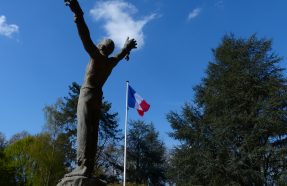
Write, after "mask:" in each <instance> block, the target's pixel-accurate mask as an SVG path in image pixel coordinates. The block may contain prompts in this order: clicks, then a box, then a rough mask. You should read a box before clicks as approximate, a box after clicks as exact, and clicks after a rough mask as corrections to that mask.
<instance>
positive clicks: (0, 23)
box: [0, 15, 19, 37]
mask: <svg viewBox="0 0 287 186" xmlns="http://www.w3.org/2000/svg"><path fill="white" fill-rule="evenodd" d="M17 32H19V26H17V25H15V24H10V25H9V24H7V23H6V17H5V16H4V15H1V16H0V35H3V36H6V37H12V35H13V34H14V33H17Z"/></svg>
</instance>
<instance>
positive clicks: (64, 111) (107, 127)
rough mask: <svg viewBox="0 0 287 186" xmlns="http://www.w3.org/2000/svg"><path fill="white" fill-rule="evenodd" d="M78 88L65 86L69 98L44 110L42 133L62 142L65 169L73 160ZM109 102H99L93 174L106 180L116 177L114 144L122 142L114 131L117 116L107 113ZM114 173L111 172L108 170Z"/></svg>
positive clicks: (73, 84)
mask: <svg viewBox="0 0 287 186" xmlns="http://www.w3.org/2000/svg"><path fill="white" fill-rule="evenodd" d="M80 88H81V87H80V85H78V84H77V83H72V85H71V86H69V90H70V91H69V95H68V96H67V97H64V98H63V99H62V98H60V99H58V101H57V102H56V103H55V104H54V105H50V106H46V107H45V108H44V112H45V116H46V125H45V127H46V131H47V132H49V133H50V134H51V135H52V136H53V138H55V139H57V140H60V141H62V142H63V143H61V144H62V149H63V150H64V152H65V164H66V167H68V168H70V169H71V168H72V167H73V165H74V164H75V159H76V150H75V145H76V137H77V136H76V134H77V103H78V98H79V94H80ZM111 106H112V105H111V103H109V102H107V101H103V104H102V115H101V119H100V126H99V128H100V129H99V140H98V151H97V154H96V160H95V161H96V165H95V174H96V175H97V176H103V178H104V179H106V180H108V179H109V177H113V176H114V172H115V171H116V172H117V173H116V174H119V172H120V169H121V168H122V167H121V165H118V161H117V160H118V157H117V156H116V155H117V151H118V149H117V145H118V144H117V143H118V141H119V140H121V139H122V135H121V131H120V130H119V129H118V122H117V115H118V114H117V113H112V112H111ZM111 170H115V171H111Z"/></svg>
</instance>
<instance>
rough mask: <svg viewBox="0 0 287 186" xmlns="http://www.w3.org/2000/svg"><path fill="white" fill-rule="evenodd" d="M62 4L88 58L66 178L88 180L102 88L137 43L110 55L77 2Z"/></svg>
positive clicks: (69, 0)
mask: <svg viewBox="0 0 287 186" xmlns="http://www.w3.org/2000/svg"><path fill="white" fill-rule="evenodd" d="M65 4H66V5H67V6H69V7H70V9H71V11H72V12H73V13H74V21H75V23H76V25H77V29H78V33H79V36H80V38H81V40H82V43H83V46H84V48H85V50H86V51H87V53H88V54H89V56H90V62H89V64H88V67H87V71H86V74H85V80H84V84H83V85H82V88H81V91H80V96H79V100H78V107H77V118H78V126H77V167H76V168H75V170H74V171H72V172H71V173H69V174H66V175H65V177H72V176H85V177H91V174H92V172H93V168H94V161H95V159H94V158H95V154H96V150H97V141H98V130H99V120H100V117H101V106H102V96H103V92H102V87H103V85H104V84H105V82H106V80H107V79H108V77H109V75H110V74H111V72H112V70H113V68H114V67H115V66H116V65H117V64H118V62H119V61H120V60H122V59H123V58H125V57H126V59H127V60H128V56H129V53H130V51H131V50H132V49H134V48H136V45H137V43H136V40H135V39H129V38H127V40H126V43H125V45H124V47H123V48H122V50H121V51H120V52H119V53H118V54H117V55H115V56H114V57H109V55H110V54H111V53H112V52H113V50H114V47H115V46H114V42H113V41H112V40H111V39H105V40H104V41H102V42H101V43H100V44H98V45H97V46H96V45H95V44H94V43H93V41H92V40H91V37H90V33H89V29H88V27H87V25H86V23H85V20H84V17H83V15H84V13H83V11H82V9H81V7H80V5H79V3H78V1H77V0H65Z"/></svg>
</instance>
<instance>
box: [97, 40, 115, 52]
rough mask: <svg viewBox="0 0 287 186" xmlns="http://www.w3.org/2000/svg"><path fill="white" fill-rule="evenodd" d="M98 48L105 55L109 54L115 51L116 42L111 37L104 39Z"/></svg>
mask: <svg viewBox="0 0 287 186" xmlns="http://www.w3.org/2000/svg"><path fill="white" fill-rule="evenodd" d="M98 48H99V50H100V51H101V53H102V54H103V55H105V56H109V55H110V54H111V53H113V51H114V49H115V44H114V42H113V40H111V39H104V40H103V41H102V42H101V43H100V44H98Z"/></svg>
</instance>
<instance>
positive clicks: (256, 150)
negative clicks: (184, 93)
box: [167, 35, 287, 185]
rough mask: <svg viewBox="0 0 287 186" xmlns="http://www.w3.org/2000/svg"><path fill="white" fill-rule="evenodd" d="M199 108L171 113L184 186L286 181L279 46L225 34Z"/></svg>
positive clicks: (198, 97) (175, 168)
mask: <svg viewBox="0 0 287 186" xmlns="http://www.w3.org/2000/svg"><path fill="white" fill-rule="evenodd" d="M213 55H214V60H213V61H212V62H210V63H209V65H208V69H207V73H206V77H205V78H204V79H203V80H202V83H201V84H200V85H198V86H196V87H195V88H194V90H195V102H194V103H193V104H186V105H185V106H184V107H183V109H182V113H180V114H178V113H175V112H171V113H169V114H168V116H167V118H168V121H169V122H170V123H171V126H172V128H173V130H174V131H173V132H172V133H171V136H172V137H173V138H175V139H177V140H180V141H181V142H182V145H180V146H178V148H176V149H175V150H174V152H173V157H172V161H171V171H170V175H171V176H172V177H173V178H174V181H175V182H176V183H178V184H179V185H192V184H202V185H272V184H279V183H282V182H284V181H285V182H286V181H287V180H286V179H287V177H286V176H287V174H286V171H287V170H286V158H287V151H286V145H287V138H286V136H287V125H286V122H287V121H286V119H287V86H286V85H287V81H286V78H285V77H284V74H283V69H282V68H280V67H279V62H280V61H281V60H282V58H281V57H279V56H278V55H276V54H275V53H274V52H273V51H272V42H271V40H267V39H258V38H257V37H256V35H252V36H251V37H250V38H248V39H242V38H239V39H238V38H235V37H234V36H233V35H226V36H225V37H224V38H223V40H222V42H221V44H220V45H219V47H217V48H216V49H214V50H213Z"/></svg>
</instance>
